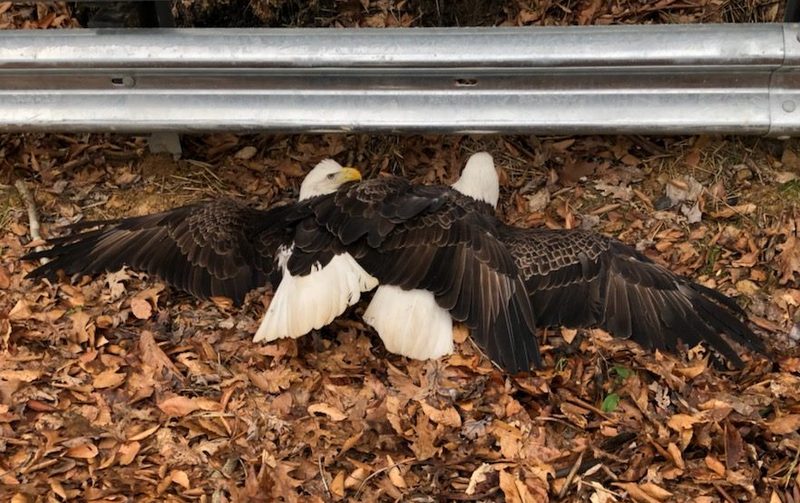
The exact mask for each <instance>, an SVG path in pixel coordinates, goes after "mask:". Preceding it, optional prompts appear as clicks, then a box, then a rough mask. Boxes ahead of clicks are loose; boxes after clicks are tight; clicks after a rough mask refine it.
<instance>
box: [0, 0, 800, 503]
mask: <svg viewBox="0 0 800 503" xmlns="http://www.w3.org/2000/svg"><path fill="white" fill-rule="evenodd" d="M301 4H305V3H301V2H293V1H292V0H263V1H256V0H250V1H249V2H248V1H234V0H231V1H230V2H220V3H218V4H212V5H214V8H219V9H222V8H223V7H220V6H219V5H223V6H224V5H227V6H228V7H227V8H229V9H234V7H236V8H240V11H236V12H240V13H242V14H241V15H240V16H239V18H237V19H244V21H247V22H244V21H243V22H242V23H240V24H241V25H247V26H251V25H257V24H259V23H260V24H264V25H280V24H292V25H297V24H303V25H322V26H354V25H358V26H410V25H435V24H510V25H525V24H587V23H605V24H607V23H611V22H631V23H634V22H639V23H642V22H709V21H739V22H745V21H773V20H776V19H780V15H781V13H780V8H779V7H780V6H779V5H778V3H777V2H766V1H747V2H744V1H730V2H727V1H721V0H716V1H714V0H712V1H706V0H703V1H694V2H673V1H671V0H661V1H659V2H656V3H652V2H636V1H620V2H597V1H581V2H561V3H559V2H546V1H545V2H538V3H537V2H508V1H504V2H501V1H495V0H483V1H482V2H477V1H475V2H469V1H467V2H464V3H463V4H461V3H459V2H455V4H456V5H458V6H460V7H459V8H460V9H462V10H463V11H462V10H458V9H455V8H454V9H451V10H443V8H442V6H439V3H437V2H433V1H431V2H426V1H424V0H420V1H417V2H413V1H408V2H389V1H385V0H382V1H370V0H363V1H361V2H333V1H332V0H331V1H322V0H321V1H318V2H310V3H307V6H308V7H307V8H306V9H305V10H304V9H303V8H301V7H300V5H301ZM442 4H444V3H442ZM473 4H474V5H480V6H485V8H482V9H478V8H475V7H472V8H469V6H470V5H473ZM203 5H205V4H202V3H201V2H181V3H180V4H179V5H177V6H176V11H178V14H179V15H178V20H179V24H184V25H187V24H196V25H202V24H203V22H204V21H203V19H206V18H204V17H203V16H204V15H205V16H207V17H210V16H209V15H208V14H207V9H206V10H203ZM531 5H533V7H531ZM437 6H439V7H440V8H438V9H437V8H436V7H437ZM206 7H208V6H207V5H206ZM477 12H480V16H478V15H477V14H476V13H477ZM470 13H471V14H470ZM469 15H472V16H473V17H468V16H469ZM231 16H232V15H230V12H229V17H231ZM223 17H224V16H223ZM234 17H235V16H234ZM82 22H84V21H82V20H81V19H80V15H79V13H75V12H72V11H71V10H70V9H69V8H68V7H67V6H66V5H63V4H38V5H32V6H26V5H20V4H13V5H12V4H11V3H8V2H6V3H0V27H6V28H15V27H16V28H31V29H34V28H69V27H77V26H80V25H81V23H82ZM481 150H485V151H488V152H490V153H491V154H492V155H493V156H494V158H495V162H496V164H497V165H498V167H499V168H500V170H501V174H502V176H501V181H502V197H501V205H500V206H501V207H500V209H499V214H500V215H501V217H502V218H503V219H504V220H505V221H507V222H509V223H513V224H515V225H519V226H549V227H552V228H576V227H581V228H586V229H592V230H595V231H597V232H601V233H604V234H607V235H611V236H615V237H618V238H619V239H621V240H623V241H625V242H626V243H629V244H631V245H634V246H636V247H637V249H639V250H640V251H642V252H643V253H645V254H646V255H647V256H649V257H651V258H652V259H653V260H655V261H657V262H659V263H662V264H665V265H667V266H668V267H669V268H670V269H672V270H673V271H675V272H677V273H680V274H683V275H686V276H689V277H691V278H692V279H694V280H695V281H698V282H700V283H702V284H704V285H706V286H710V287H713V288H716V289H718V290H720V291H721V292H723V293H725V294H727V295H730V296H732V297H734V298H736V299H737V301H738V302H739V304H740V305H742V306H743V307H744V308H745V310H746V311H747V313H748V316H749V319H750V324H751V326H752V327H753V328H754V330H755V331H757V333H758V334H759V335H760V336H762V337H763V338H764V340H765V341H766V342H767V345H768V346H769V347H770V349H771V350H772V351H773V352H774V354H775V358H774V361H768V360H766V359H765V358H763V357H760V356H759V355H755V354H750V353H747V352H744V354H743V355H742V357H743V359H744V360H745V361H746V367H745V368H744V369H742V370H730V369H727V368H726V367H725V366H724V365H722V364H714V363H713V358H711V357H710V355H709V354H708V353H707V352H706V351H705V350H704V349H703V348H699V347H698V348H686V349H685V350H684V351H682V352H680V354H678V355H665V354H658V353H657V354H651V353H649V352H647V351H644V350H642V349H641V348H639V347H638V346H636V345H634V344H632V343H629V342H627V341H621V340H617V339H613V338H611V337H610V336H609V335H608V334H606V333H604V332H602V331H600V330H586V331H583V330H582V331H577V332H576V331H571V330H548V331H542V332H541V333H539V334H537V337H539V338H540V341H541V343H542V348H543V355H544V360H545V364H544V366H543V368H542V369H540V370H537V371H534V372H531V373H529V374H521V375H519V376H509V375H506V374H504V373H502V372H500V371H498V370H496V369H495V368H494V367H493V366H492V365H491V364H490V363H489V362H488V361H487V360H485V359H484V358H483V357H481V355H480V354H479V353H478V352H477V351H476V350H475V349H474V348H473V346H472V345H471V344H470V343H469V340H468V337H467V335H466V331H465V330H462V329H460V328H459V329H458V330H456V332H455V335H456V338H457V340H458V341H459V343H458V344H457V348H456V352H455V354H453V355H452V356H449V357H447V358H443V359H441V360H439V361H427V362H420V361H414V360H408V359H406V358H403V357H399V356H396V355H393V354H390V353H387V352H386V351H385V349H384V348H383V345H382V343H381V342H380V340H379V339H378V338H377V336H376V335H375V333H374V332H373V331H372V330H371V329H369V328H368V327H367V326H365V325H364V324H363V322H362V321H361V318H360V314H361V313H362V312H363V309H364V307H365V305H366V304H365V303H364V302H362V303H361V304H358V305H357V306H355V307H354V308H352V309H351V310H349V311H348V313H346V314H345V315H344V316H342V317H340V318H339V319H338V320H337V321H335V322H334V323H333V324H332V325H331V326H329V327H326V328H325V329H323V330H320V331H317V332H314V333H313V334H311V335H309V336H306V337H303V338H301V339H299V340H296V341H295V340H291V341H280V342H278V343H275V344H267V345H264V344H254V343H252V342H251V337H252V334H253V332H254V330H255V328H256V327H257V324H258V321H259V318H260V316H261V315H262V314H263V312H264V308H265V305H266V304H268V302H269V297H270V295H269V291H268V290H267V291H266V292H265V291H264V290H262V291H258V292H253V293H252V294H251V295H250V296H249V297H248V301H247V302H246V304H245V306H244V308H242V309H233V308H232V307H231V306H230V304H229V303H227V302H225V301H224V300H217V301H216V302H211V301H197V300H194V299H192V298H190V297H189V296H187V295H185V294H182V293H180V292H177V291H174V290H172V289H170V288H168V287H165V286H164V285H163V284H162V283H160V282H159V281H158V280H157V279H156V278H148V277H146V276H145V275H142V274H139V273H136V272H134V271H130V270H123V271H120V272H115V273H110V274H105V275H101V276H98V277H96V278H88V277H84V278H62V280H61V281H59V282H56V283H52V284H51V283H48V282H44V281H30V280H26V279H24V275H25V273H26V272H27V271H30V270H31V269H32V268H33V267H35V265H36V264H33V263H23V262H21V261H20V260H19V257H20V256H21V255H22V254H24V253H25V252H26V250H28V249H29V243H30V242H31V237H30V229H29V219H28V214H27V211H26V206H25V204H24V202H23V200H22V198H21V197H20V195H19V193H18V192H17V190H16V189H15V185H14V184H15V183H16V182H18V181H22V182H24V183H25V185H26V186H27V187H28V189H29V190H30V191H31V193H32V195H33V197H34V199H35V203H36V206H37V208H38V211H39V214H40V221H41V224H42V230H41V231H42V234H43V235H44V236H45V237H48V236H55V235H57V234H58V232H59V230H58V229H59V227H60V226H62V225H64V224H68V223H71V222H75V221H77V220H79V219H82V218H87V219H97V218H112V217H119V216H127V215H140V214H145V213H151V212H155V211H159V210H164V209H167V208H171V207H174V206H178V205H181V204H185V203H188V202H190V201H195V200H199V199H204V198H210V197H217V196H221V195H226V196H232V197H237V198H240V199H243V200H247V201H249V202H251V203H252V204H253V205H257V206H261V207H266V206H269V205H271V204H273V203H276V202H278V201H283V200H289V199H293V198H295V197H296V196H297V190H298V186H299V182H300V180H301V179H302V177H303V175H304V174H305V173H306V172H307V171H308V169H310V168H311V167H312V166H313V165H314V164H315V163H316V162H318V161H319V160H321V159H323V158H326V157H332V158H334V159H336V160H338V161H340V162H341V163H343V164H351V165H354V166H357V167H358V168H360V169H361V170H362V172H363V173H364V175H365V176H367V177H373V176H376V175H377V174H378V173H381V172H384V173H393V174H397V175H402V176H405V177H408V178H410V179H412V180H414V181H416V182H420V183H450V182H452V181H453V180H455V179H456V178H457V176H458V173H459V171H460V169H461V167H462V166H463V164H464V162H465V160H466V158H467V157H468V156H469V155H470V154H471V153H474V152H477V151H481ZM798 203H800V142H796V141H794V140H792V141H777V140H768V139H759V138H744V137H708V136H685V137H641V136H605V137H600V136H582V137H567V136H560V137H541V136H540V137H535V136H530V135H519V136H457V135H451V136H419V135H416V136H394V135H233V134H209V135H195V136H184V137H183V156H182V158H181V159H180V160H177V161H176V160H173V158H172V157H170V156H168V155H154V154H150V153H149V152H148V149H147V146H146V140H145V139H144V138H142V137H134V136H122V135H110V134H3V135H0V500H2V501H8V500H11V501H15V502H25V501H64V500H90V501H127V500H130V499H131V498H135V499H136V500H139V499H142V500H146V499H152V500H164V501H190V500H200V501H213V502H224V501H275V500H276V499H278V498H283V499H284V500H285V501H337V500H350V501H498V500H502V499H503V498H504V499H505V501H509V502H527V501H591V502H594V503H602V502H613V501H637V502H648V503H649V502H654V501H657V502H664V501H687V500H692V501H699V502H704V501H706V502H715V501H720V502H733V501H745V500H746V501H768V502H770V503H778V502H783V503H789V502H792V503H797V502H800V469H799V467H800V434H798V432H797V430H798V428H800V351H798V349H797V342H798V340H800V325H796V324H797V323H798V322H800V311H799V310H798V306H800V286H798V279H799V278H800V239H799V238H798V227H800V210H799V209H798V207H799V206H800V205H799V204H798ZM796 327H797V328H796Z"/></svg>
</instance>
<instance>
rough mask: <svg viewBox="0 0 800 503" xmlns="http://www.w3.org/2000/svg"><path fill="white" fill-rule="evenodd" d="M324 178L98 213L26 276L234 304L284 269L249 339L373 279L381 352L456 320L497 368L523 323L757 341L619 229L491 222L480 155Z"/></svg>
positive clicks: (652, 336)
mask: <svg viewBox="0 0 800 503" xmlns="http://www.w3.org/2000/svg"><path fill="white" fill-rule="evenodd" d="M309 176H310V175H309ZM326 176H329V175H326ZM307 180H308V178H307ZM307 180H306V181H307ZM304 184H305V181H304ZM331 190H334V191H333V192H328V193H326V194H319V195H314V196H311V197H302V196H303V195H304V194H302V191H301V199H302V200H299V201H297V202H296V203H293V204H290V205H287V206H282V207H275V208H272V209H270V210H267V211H258V210H252V209H249V208H246V207H244V206H243V205H241V204H238V203H236V204H234V203H232V202H230V201H228V202H219V201H218V202H212V203H205V204H200V205H194V206H189V207H184V208H178V209H176V210H172V211H171V212H166V213H163V214H159V215H150V216H145V217H136V218H133V219H124V220H121V221H115V222H110V223H102V224H101V227H100V228H99V229H98V230H94V231H88V232H84V233H82V234H77V235H74V236H67V237H65V238H57V239H56V240H55V242H54V244H55V245H56V246H55V247H54V248H52V249H51V250H48V251H45V252H37V253H34V254H30V255H28V257H27V258H37V257H42V256H46V257H51V258H55V260H54V261H53V262H51V263H49V264H47V265H45V266H42V267H40V268H39V269H36V270H34V271H32V273H30V275H31V276H41V275H52V274H53V273H54V272H55V271H56V270H58V269H60V268H63V269H64V270H65V271H66V272H68V273H75V272H90V273H91V272H99V271H101V270H103V269H113V268H118V267H120V266H121V265H123V264H129V265H131V266H132V267H135V268H140V269H144V270H146V271H148V272H151V273H155V274H158V275H159V276H161V277H162V278H164V280H165V281H167V282H168V283H170V284H172V285H174V286H177V287H179V288H183V289H185V290H187V291H189V292H190V293H193V294H195V295H197V296H200V297H203V296H208V295H228V296H230V297H232V298H233V299H234V301H236V302H241V299H242V298H243V295H244V292H246V291H247V290H248V289H250V288H254V287H256V286H260V285H261V284H263V283H265V282H266V277H267V276H269V275H272V276H280V275H281V274H282V275H283V277H284V281H286V280H287V279H288V282H286V283H285V284H286V285H288V286H286V287H282V285H283V284H284V283H283V282H282V283H280V284H279V285H278V287H277V290H276V294H275V297H274V298H273V301H272V304H271V306H270V309H272V306H273V305H274V306H277V307H275V308H274V312H273V313H272V314H270V310H268V312H267V316H265V319H264V321H263V322H262V324H261V326H260V327H259V333H261V334H262V335H257V338H258V339H260V340H264V339H267V340H270V339H272V338H275V337H287V336H288V337H295V336H297V335H302V333H305V332H307V331H309V330H310V329H311V328H310V327H316V326H317V325H319V324H324V323H327V322H329V321H331V320H332V319H333V317H335V316H337V315H338V314H340V313H341V312H342V311H344V309H346V307H347V306H348V305H352V304H353V303H355V302H356V301H357V300H358V297H359V296H360V294H361V293H362V292H364V291H366V290H369V289H371V288H373V287H374V286H375V285H376V284H378V283H379V284H380V288H379V289H378V291H377V292H376V294H375V296H374V297H373V300H372V302H371V303H370V306H369V307H368V309H367V311H366V313H365V319H366V321H367V322H368V323H370V324H372V325H373V326H374V327H375V328H376V330H377V331H378V333H379V335H380V336H381V338H382V339H383V340H384V342H385V344H386V346H387V349H388V350H390V351H393V352H397V353H400V354H405V355H407V356H411V357H415V358H432V357H438V356H441V355H443V354H447V353H448V352H450V351H451V350H452V320H453V319H455V320H458V321H464V322H465V323H466V324H467V326H469V327H470V328H471V329H472V333H473V338H474V339H475V340H476V342H477V343H478V345H479V346H481V347H482V348H483V349H484V350H485V351H486V352H487V353H488V356H489V357H490V358H491V359H493V360H494V361H495V362H496V363H498V364H499V365H501V366H503V367H504V368H505V369H507V370H509V371H511V372H516V371H520V370H527V369H529V368H530V365H531V363H535V364H537V365H538V364H539V363H540V356H539V352H538V345H537V343H536V338H535V337H534V329H535V325H536V324H539V325H542V326H550V325H559V324H563V325H565V326H570V327H585V326H600V327H603V328H605V329H607V330H608V331H609V332H611V333H612V334H613V335H616V336H619V337H630V338H632V339H634V340H636V341H638V342H639V343H641V344H643V345H644V346H645V347H648V348H651V349H663V350H669V351H673V350H675V349H676V346H677V344H678V341H683V342H686V343H689V344H695V343H697V342H701V341H707V342H708V343H709V344H710V345H711V346H712V347H713V348H714V349H716V350H717V351H719V352H720V353H722V354H723V355H724V356H725V357H727V358H728V359H729V360H730V361H731V362H733V363H734V364H736V365H741V364H742V361H741V359H740V358H739V356H738V354H737V353H736V352H735V351H734V350H733V348H732V347H731V346H730V344H729V343H728V342H727V340H726V339H725V338H724V337H722V336H721V334H725V335H727V336H728V337H730V338H731V339H733V340H735V341H737V342H740V343H742V344H744V345H745V346H747V347H749V348H751V349H754V350H756V351H759V352H762V353H765V352H766V350H765V348H764V345H763V343H762V342H761V341H760V340H759V339H758V338H757V337H756V336H755V334H753V333H752V331H751V330H750V329H749V328H748V327H747V326H746V325H745V324H744V323H742V322H741V320H740V319H739V316H740V315H742V314H743V313H742V311H741V309H740V308H738V306H737V305H736V304H735V302H733V301H732V300H731V299H729V298H728V297H726V296H724V295H722V294H720V293H718V292H715V291H713V290H710V289H708V288H705V287H702V286H700V285H697V284H695V283H693V282H691V281H690V280H688V279H686V278H682V277H679V276H676V275H674V274H673V273H671V272H670V271H668V270H667V269H665V268H663V267H661V266H658V265H657V264H654V263H653V262H651V261H650V260H649V259H647V258H646V257H644V256H643V255H641V254H639V253H638V252H636V251H635V250H633V249H631V248H630V247H628V246H626V245H624V244H622V243H621V242H619V241H616V240H614V239H611V238H606V237H603V236H600V235H598V234H595V233H589V232H585V231H551V230H541V229H519V228H515V227H511V226H508V225H505V224H503V223H502V222H500V221H499V220H498V219H497V218H495V216H494V206H496V204H497V202H498V198H499V183H498V179H497V173H496V171H495V169H494V164H493V162H492V160H491V157H490V156H488V154H480V155H477V156H473V158H471V159H470V162H468V165H467V167H466V168H465V170H464V173H463V174H462V177H461V178H460V179H459V181H458V182H456V183H455V184H454V185H453V187H452V188H451V187H444V186H421V185H414V184H411V183H410V182H408V181H406V180H403V179H401V178H397V177H381V178H376V179H372V180H365V181H361V182H359V183H353V184H345V185H342V186H341V187H339V188H338V189H331ZM187 236H188V237H187ZM166 238H169V239H168V240H167V244H168V246H164V244H163V242H162V241H163V240H164V239H166ZM170 240H171V241H170ZM313 278H319V279H313ZM273 283H274V284H275V283H277V280H275V279H273ZM282 288H283V290H282ZM281 292H284V294H283V295H281ZM306 296H311V297H306ZM305 298H313V299H314V303H313V305H310V304H308V303H304V300H303V299H305ZM276 299H277V301H276ZM270 316H272V318H270ZM262 329H263V332H262Z"/></svg>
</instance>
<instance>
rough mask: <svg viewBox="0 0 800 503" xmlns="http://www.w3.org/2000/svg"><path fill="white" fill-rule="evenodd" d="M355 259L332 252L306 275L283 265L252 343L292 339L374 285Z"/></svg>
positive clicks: (319, 325) (327, 320) (339, 311)
mask: <svg viewBox="0 0 800 503" xmlns="http://www.w3.org/2000/svg"><path fill="white" fill-rule="evenodd" d="M377 284H378V280H376V279H375V278H373V277H372V276H370V275H369V274H367V273H366V272H365V271H364V269H362V268H361V266H359V265H358V263H356V261H355V259H353V257H351V256H350V255H349V254H347V253H344V254H341V255H335V256H334V257H333V258H332V259H331V261H330V262H328V263H327V264H325V265H324V266H323V267H321V268H320V267H312V268H311V272H310V273H309V274H306V275H297V276H293V275H292V274H291V273H290V272H289V271H288V270H286V268H285V267H284V272H283V278H282V279H281V283H280V285H279V286H278V288H277V290H276V291H275V296H274V297H272V302H270V305H269V308H268V309H267V312H266V314H265V315H264V319H263V320H261V325H260V326H259V327H258V331H257V332H256V335H255V336H254V337H253V341H254V342H259V341H266V342H268V341H274V340H275V339H282V338H287V337H291V338H293V339H295V338H297V337H300V336H302V335H305V334H307V333H308V332H310V331H311V330H314V329H319V328H322V327H324V326H325V325H327V324H329V323H330V322H332V321H333V320H334V319H335V318H336V317H337V316H339V315H340V314H342V313H343V312H344V310H345V309H347V308H348V306H352V305H353V304H355V303H356V302H358V301H359V299H360V298H361V292H366V291H368V290H371V289H373V288H375V286H377Z"/></svg>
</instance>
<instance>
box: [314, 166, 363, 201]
mask: <svg viewBox="0 0 800 503" xmlns="http://www.w3.org/2000/svg"><path fill="white" fill-rule="evenodd" d="M358 180H361V173H360V172H359V171H358V170H357V169H355V168H345V167H342V165H341V164H339V163H338V162H336V161H334V160H333V159H323V160H322V161H320V162H319V164H317V165H316V166H314V169H312V170H311V171H309V172H308V174H307V175H306V177H305V178H303V183H301V184H300V197H299V199H300V200H301V201H302V200H303V199H308V198H310V197H315V196H322V195H325V194H330V193H332V192H336V190H337V189H338V188H339V187H341V186H342V185H344V184H345V183H347V182H353V181H358Z"/></svg>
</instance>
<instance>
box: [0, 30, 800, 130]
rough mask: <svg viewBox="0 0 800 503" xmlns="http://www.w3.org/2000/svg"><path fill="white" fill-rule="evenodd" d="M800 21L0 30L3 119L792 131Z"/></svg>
mask: <svg viewBox="0 0 800 503" xmlns="http://www.w3.org/2000/svg"><path fill="white" fill-rule="evenodd" d="M798 35H800V25H797V24H745V25H731V24H725V25H657V26H654V25H649V26H606V27H558V28H540V27H537V28H463V29H462V28H457V29H454V28H444V29H423V28H416V29H375V30H372V29H310V28H301V29H246V30H240V29H224V30H223V29H219V30H217V29H157V30H147V29H142V30H61V31H44V32H43V31H5V32H2V33H0V130H2V131H124V132H157V131H180V132H188V131H213V130H227V131H259V130H260V131H287V132H291V131H400V132H437V133H450V132H529V133H540V134H551V133H552V134H562V133H650V134H672V133H736V134H756V135H770V136H786V135H797V134H798V133H800V39H798Z"/></svg>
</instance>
